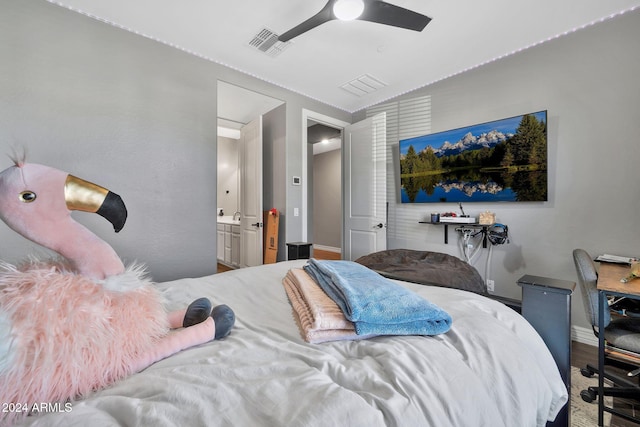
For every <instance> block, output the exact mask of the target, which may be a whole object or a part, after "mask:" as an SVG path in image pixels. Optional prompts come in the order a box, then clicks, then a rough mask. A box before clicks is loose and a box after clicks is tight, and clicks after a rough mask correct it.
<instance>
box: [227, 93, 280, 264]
mask: <svg viewBox="0 0 640 427" xmlns="http://www.w3.org/2000/svg"><path fill="white" fill-rule="evenodd" d="M283 104H284V101H282V100H279V99H276V98H272V97H270V96H267V95H264V94H261V93H258V92H255V91H252V90H249V89H245V88H243V87H240V86H236V85H233V84H230V83H226V82H223V81H218V99H217V105H218V139H217V171H218V179H217V184H218V186H217V211H216V212H217V216H216V220H217V223H218V224H217V230H218V231H217V234H216V239H217V246H216V247H217V261H218V263H217V264H218V270H219V271H220V270H224V269H227V268H238V267H241V266H246V265H255V264H262V245H261V242H262V239H261V238H260V239H258V238H254V239H249V237H248V236H249V235H250V234H252V235H254V237H256V236H257V237H261V235H262V233H261V231H262V196H263V194H264V193H265V191H266V192H267V193H269V194H271V193H273V189H272V188H264V187H265V186H268V185H269V183H270V182H271V181H266V182H263V175H262V173H261V172H262V166H263V162H262V156H263V150H265V149H266V150H269V149H270V146H271V144H272V139H273V132H271V133H267V134H266V135H265V133H264V132H263V127H262V123H263V121H264V120H265V117H268V119H266V120H267V122H268V123H269V125H270V127H271V128H274V127H276V128H278V129H285V127H286V126H285V124H284V123H279V122H280V121H283V122H284V121H285V120H286V118H285V116H284V115H275V114H273V113H272V112H273V111H275V110H276V109H277V108H278V107H281V106H283ZM258 122H259V125H258V126H257V127H256V126H255V123H258ZM254 127H255V129H254ZM249 135H252V137H251V138H250V137H249ZM251 141H256V142H255V143H254V145H252V146H251V148H250V149H244V148H245V146H246V145H247V144H249V143H251ZM243 153H244V154H243ZM252 162H253V164H252V166H251V168H246V167H245V168H244V169H243V166H246V165H247V163H252ZM258 167H259V168H258ZM243 170H244V173H243ZM247 170H249V171H250V172H252V174H247V173H246V172H247ZM268 170H270V169H268ZM256 172H258V173H259V174H260V175H259V176H258V175H257V174H256ZM266 172H267V171H265V173H266ZM249 175H251V178H252V179H251V180H249ZM249 181H251V182H253V184H249ZM251 194H255V195H256V197H258V196H259V197H260V199H259V200H258V201H257V202H254V201H253V198H251ZM247 200H252V203H251V204H249V205H247V204H246V201H247ZM242 206H244V208H242ZM243 210H244V211H245V212H243ZM254 211H255V212H254ZM249 214H251V215H252V216H251V217H249V216H248V215H249ZM249 231H252V233H249ZM257 233H260V234H259V235H258V234H257ZM254 246H255V248H254ZM243 260H244V261H243Z"/></svg>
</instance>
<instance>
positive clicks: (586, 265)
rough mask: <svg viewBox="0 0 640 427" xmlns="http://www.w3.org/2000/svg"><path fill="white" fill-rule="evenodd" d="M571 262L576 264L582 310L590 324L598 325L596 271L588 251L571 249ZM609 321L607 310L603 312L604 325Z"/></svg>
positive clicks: (595, 326)
mask: <svg viewBox="0 0 640 427" xmlns="http://www.w3.org/2000/svg"><path fill="white" fill-rule="evenodd" d="M573 262H574V263H575V265H576V272H577V273H578V285H579V286H580V290H581V291H582V302H583V303H584V310H585V313H586V314H587V317H589V320H590V321H591V326H592V327H594V328H597V327H598V288H597V282H598V273H597V271H596V266H595V264H594V263H593V260H592V259H591V256H589V253H588V252H587V251H585V250H584V249H574V250H573ZM610 321H611V315H610V313H609V310H608V308H607V310H605V312H604V326H607V325H609V322H610Z"/></svg>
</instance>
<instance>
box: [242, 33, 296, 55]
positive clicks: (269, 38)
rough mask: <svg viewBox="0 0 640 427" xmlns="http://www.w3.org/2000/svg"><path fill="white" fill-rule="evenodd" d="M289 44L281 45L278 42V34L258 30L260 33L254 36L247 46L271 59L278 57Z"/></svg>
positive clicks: (281, 43)
mask: <svg viewBox="0 0 640 427" xmlns="http://www.w3.org/2000/svg"><path fill="white" fill-rule="evenodd" d="M290 44H291V42H286V43H283V42H281V41H278V34H276V33H274V32H273V31H271V30H269V29H268V28H263V29H262V30H260V32H258V34H256V35H255V36H254V37H253V39H252V40H251V41H250V42H249V46H251V47H252V48H254V49H258V50H259V51H261V52H264V53H266V54H267V55H269V56H271V57H276V56H278V55H280V54H281V53H282V52H283V51H284V50H285V49H286V48H287V47H288V46H289V45H290Z"/></svg>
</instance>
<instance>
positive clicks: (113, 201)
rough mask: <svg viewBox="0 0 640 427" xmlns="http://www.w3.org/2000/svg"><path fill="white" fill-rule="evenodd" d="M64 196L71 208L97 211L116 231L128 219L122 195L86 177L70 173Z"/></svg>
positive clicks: (68, 206) (120, 228)
mask: <svg viewBox="0 0 640 427" xmlns="http://www.w3.org/2000/svg"><path fill="white" fill-rule="evenodd" d="M64 198H65V201H66V202H67V208H68V209H69V210H75V211H83V212H91V213H97V214H98V215H100V216H102V217H103V218H105V219H106V220H107V221H109V222H110V223H111V224H112V225H113V229H114V231H115V232H116V233H117V232H119V231H120V230H122V227H124V223H125V222H126V221H127V207H126V206H125V205H124V202H123V201H122V198H121V197H120V196H118V195H117V194H116V193H112V192H111V191H109V190H107V189H106V188H103V187H100V186H99V185H96V184H93V183H91V182H89V181H85V180H84V179H80V178H78V177H75V176H73V175H68V176H67V180H66V181H65V184H64Z"/></svg>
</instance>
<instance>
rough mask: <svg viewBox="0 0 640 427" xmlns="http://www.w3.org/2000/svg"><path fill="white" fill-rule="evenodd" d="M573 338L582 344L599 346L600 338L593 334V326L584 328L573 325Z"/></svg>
mask: <svg viewBox="0 0 640 427" xmlns="http://www.w3.org/2000/svg"><path fill="white" fill-rule="evenodd" d="M571 339H572V340H573V341H577V342H579V343H582V344H588V345H592V346H594V347H597V346H598V338H596V336H595V335H594V334H593V330H592V329H591V328H583V327H582V326H575V325H574V326H572V327H571Z"/></svg>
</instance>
